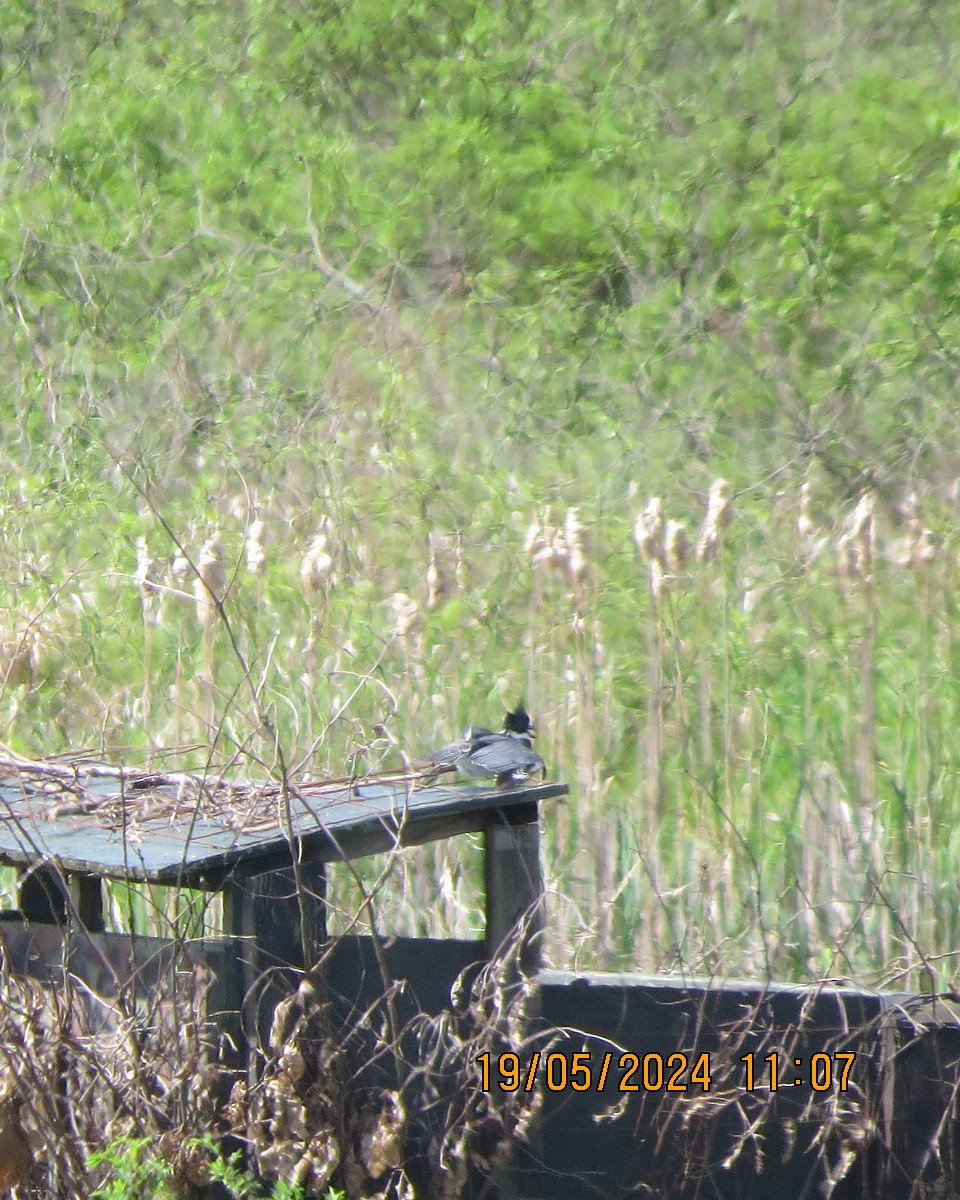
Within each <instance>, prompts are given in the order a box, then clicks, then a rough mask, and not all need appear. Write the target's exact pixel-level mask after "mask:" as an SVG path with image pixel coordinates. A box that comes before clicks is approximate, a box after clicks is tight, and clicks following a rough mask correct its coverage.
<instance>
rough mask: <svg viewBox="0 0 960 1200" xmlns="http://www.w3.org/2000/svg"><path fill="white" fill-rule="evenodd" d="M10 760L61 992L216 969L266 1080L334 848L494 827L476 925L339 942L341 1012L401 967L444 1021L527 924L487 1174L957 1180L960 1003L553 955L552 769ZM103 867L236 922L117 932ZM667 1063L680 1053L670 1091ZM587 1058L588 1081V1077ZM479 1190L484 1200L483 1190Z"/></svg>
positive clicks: (235, 1064)
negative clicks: (532, 1096)
mask: <svg viewBox="0 0 960 1200" xmlns="http://www.w3.org/2000/svg"><path fill="white" fill-rule="evenodd" d="M5 770H6V768H4V767H0V861H2V862H5V863H8V864H12V865H14V866H16V867H18V868H19V869H20V871H21V883H20V899H19V906H18V908H17V909H15V910H10V911H7V912H3V913H0V947H2V950H3V956H4V960H5V962H6V965H7V967H8V969H9V970H11V971H13V972H16V973H19V974H22V975H26V976H30V977H32V978H34V979H38V980H40V981H41V982H43V983H44V984H47V985H49V986H53V987H56V986H57V984H58V981H59V980H62V979H63V978H64V975H65V973H66V974H69V975H70V976H73V977H75V978H79V979H81V980H83V982H84V983H85V984H86V985H87V991H88V993H89V995H90V996H91V997H93V998H96V997H103V998H104V1002H105V1004H108V1003H109V998H110V997H111V996H112V995H116V994H117V991H118V989H121V988H125V987H130V986H133V987H135V988H136V989H138V990H139V991H140V992H141V993H154V992H156V991H158V990H159V989H161V988H162V987H163V986H164V980H165V977H166V976H167V974H168V972H169V971H171V970H178V969H179V970H181V971H182V970H183V963H184V961H186V962H187V964H188V969H193V968H191V967H190V964H193V967H195V969H196V971H197V973H198V975H199V974H200V973H201V972H202V973H205V979H206V980H207V981H209V987H208V990H207V1013H208V1016H209V1017H211V1018H213V1019H214V1022H215V1024H216V1025H218V1026H219V1028H220V1029H221V1030H222V1032H223V1034H224V1037H223V1039H222V1047H223V1048H224V1050H223V1060H224V1061H225V1062H226V1064H227V1065H228V1066H229V1067H230V1068H231V1071H235V1072H238V1073H239V1072H243V1071H244V1070H247V1071H251V1072H252V1073H255V1068H254V1063H253V1059H254V1057H255V1056H254V1055H253V1054H251V1053H250V1051H251V1050H252V1048H253V1047H255V1046H257V1045H258V1043H259V1044H262V1043H263V1040H264V1037H265V1035H266V1031H267V1029H268V1027H269V1024H270V1020H271V1016H272V1014H273V1012H274V1010H275V1008H276V1004H277V1002H278V1001H279V1000H281V999H282V998H283V997H284V996H287V995H289V994H290V993H291V992H292V990H293V988H294V987H295V984H296V982H297V981H298V980H299V979H300V978H301V977H302V975H303V973H304V971H305V970H306V969H309V967H310V966H311V965H312V964H313V963H315V962H316V961H317V959H318V958H319V956H320V954H321V952H322V951H323V950H324V948H325V944H326V943H325V939H326V920H325V887H326V875H325V871H326V867H327V864H329V863H331V862H336V861H345V860H349V859H354V858H359V857H361V856H364V855H367V854H372V853H377V852H383V851H390V850H392V849H394V848H397V847H402V846H410V845H416V844H420V843H424V842H427V841H430V840H434V839H438V838H444V837H449V836H452V835H455V834H460V833H467V832H476V831H481V832H483V833H484V835H485V851H486V865H485V880H486V916H487V929H486V937H485V939H484V941H483V942H469V941H461V940H455V939H444V940H436V939H424V938H388V939H386V940H385V941H383V940H378V941H376V942H375V941H374V939H372V938H370V937H357V936H353V937H344V938H341V939H338V941H337V944H336V946H335V947H333V949H332V952H330V953H329V954H327V956H326V970H325V979H326V981H327V984H328V985H329V989H330V993H331V995H332V996H333V997H335V999H334V1000H333V1001H332V1008H333V1009H334V1010H336V1011H337V1013H338V1014H339V1018H342V1019H343V1021H344V1027H345V1028H346V1027H348V1025H349V1022H350V1020H351V1018H352V1017H353V1016H354V1015H355V1014H357V1013H363V1012H365V1011H369V1010H370V1009H371V1006H375V1005H376V1004H377V1003H378V1001H379V999H380V998H381V997H382V996H383V993H384V988H385V983H386V981H387V980H388V979H393V980H403V981H405V984H406V986H405V988H404V989H403V990H402V991H400V992H398V993H397V994H396V997H395V1001H396V1011H397V1015H398V1016H399V1019H400V1021H401V1023H402V1022H405V1021H408V1020H409V1019H410V1018H411V1017H413V1016H414V1014H417V1013H423V1014H442V1013H445V1012H446V1010H448V1009H450V1008H451V988H452V987H453V985H454V983H455V981H457V980H458V979H460V980H462V979H463V978H465V977H468V978H469V977H470V974H471V970H473V971H474V972H476V971H478V970H479V966H478V964H482V963H483V962H484V961H486V960H488V959H490V958H491V957H492V956H493V955H494V953H495V952H496V951H497V950H498V948H500V947H501V946H502V945H504V944H505V943H506V942H507V941H509V940H510V938H511V935H512V934H514V933H515V931H517V930H518V929H520V930H521V931H522V935H523V936H522V939H521V942H520V949H519V953H518V955H517V957H516V960H515V961H516V967H517V969H518V971H519V973H520V974H522V975H526V976H534V975H535V977H536V984H537V986H536V992H535V995H536V1003H535V1004H532V1005H528V1007H527V1010H526V1011H527V1016H528V1018H529V1019H530V1024H529V1026H528V1028H527V1032H526V1035H525V1037H524V1043H523V1045H524V1049H523V1059H524V1061H523V1062H522V1064H521V1069H522V1070H525V1069H526V1068H527V1067H528V1066H529V1065H530V1062H531V1060H532V1055H533V1054H534V1053H535V1052H536V1050H537V1049H538V1048H539V1049H542V1051H543V1054H544V1055H545V1058H544V1061H543V1062H541V1064H540V1067H539V1069H538V1075H537V1080H536V1086H537V1088H538V1089H539V1091H540V1093H541V1098H542V1107H541V1109H540V1112H539V1117H538V1119H537V1123H536V1126H535V1127H533V1129H532V1132H531V1133H530V1134H529V1135H528V1136H527V1137H526V1138H525V1139H524V1140H523V1141H522V1142H519V1143H518V1144H517V1145H516V1147H515V1153H514V1155H513V1159H512V1161H511V1162H510V1165H509V1167H507V1168H500V1169H499V1170H498V1171H497V1172H495V1175H494V1178H495V1183H496V1185H497V1195H498V1196H499V1197H500V1198H501V1200H515V1198H519V1197H530V1198H534V1197H536V1198H538V1200H543V1198H545V1197H549V1198H550V1200H567V1198H568V1197H569V1198H570V1200H575V1198H576V1200H580V1198H581V1197H592V1196H595V1197H597V1198H598V1200H599V1198H603V1200H614V1198H616V1197H624V1198H626V1197H628V1196H637V1195H645V1194H657V1195H669V1196H671V1198H672V1200H682V1198H685V1197H690V1198H691V1200H693V1197H696V1200H707V1198H711V1200H767V1198H768V1197H769V1198H770V1200H774V1198H776V1200H780V1198H781V1197H784V1198H786V1200H795V1198H800V1197H804V1198H806V1197H814V1196H822V1195H830V1196H832V1197H833V1200H867V1198H869V1200H902V1198H903V1197H906V1196H911V1197H916V1198H917V1200H920V1198H921V1197H925V1196H930V1197H933V1196H934V1195H935V1196H937V1197H941V1196H947V1195H952V1194H956V1193H957V1192H958V1191H960V1136H958V1121H957V1096H958V1092H960V1018H958V1008H957V1006H956V1005H954V1004H952V1003H950V1002H947V1001H944V1000H942V999H939V998H935V997H914V996H905V995H892V994H884V993H876V992H870V991H865V990H860V989H856V988H851V987H839V986H833V985H831V984H823V985H820V984H817V985H813V986H810V987H806V988H800V987H794V986H785V985H776V984H760V983H753V982H741V983H736V982H725V983H722V984H716V983H713V982H709V981H680V980H675V979H661V978H645V977H641V976H612V975H598V974H588V975H572V974H566V973H561V972H554V971H546V970H538V969H539V968H540V967H541V962H540V952H541V945H540V943H541V937H540V934H541V932H542V929H543V904H542V901H543V879H542V875H541V867H540V855H539V806H540V802H541V801H544V800H547V799H550V798H552V797H557V796H561V795H563V794H564V793H565V792H566V788H565V787H564V786H563V785H562V784H552V783H551V784H541V785H538V786H535V787H529V788H520V787H518V788H514V789H509V790H506V789H504V790H501V789H490V788H475V787H474V788H457V787H419V786H417V784H416V783H415V781H413V780H411V779H409V778H404V777H403V776H392V777H386V776H385V777H380V778H377V779H366V780H341V781H333V782H324V783H314V784H301V785H299V786H289V787H282V786H279V785H274V784H269V785H260V786H252V785H237V784H232V783H228V782H227V781H225V780H222V779H218V778H212V777H210V776H206V777H198V776H190V775H182V776H172V775H165V774H151V773H148V772H134V771H123V770H118V769H115V768H108V767H104V766H100V765H97V764H82V763H80V764H73V765H62V764H61V765H58V764H56V763H54V764H24V766H23V769H22V770H19V769H18V770H16V771H13V770H9V771H7V772H6V774H5V773H4V772H5ZM107 879H120V880H126V881H130V882H143V883H156V884H163V885H171V886H180V887H184V888H189V889H199V890H202V891H206V892H220V893H221V894H222V896H223V911H224V927H225V934H226V936H223V937H219V936H218V937H206V938H204V939H202V940H198V941H194V942H190V941H184V940H183V939H178V940H176V941H175V940H173V939H165V938H156V937H144V936H139V935H138V936H133V935H131V934H130V933H118V932H106V931H105V929H104V925H105V922H104V891H103V885H104V881H105V880H107ZM175 960H176V963H179V964H180V965H179V967H178V966H176V965H175ZM509 982H510V981H509V979H508V980H507V981H506V983H507V984H509ZM339 1018H338V1019H339ZM415 1052H416V1043H415V1040H410V1041H408V1042H405V1043H404V1045H403V1047H402V1053H403V1056H404V1057H405V1058H406V1060H407V1061H408V1062H414V1061H415V1059H414V1057H413V1056H414V1054H415ZM676 1054H683V1055H686V1056H687V1060H688V1070H687V1072H686V1074H685V1075H683V1076H681V1077H680V1078H679V1084H678V1089H677V1090H675V1091H673V1092H669V1091H668V1090H667V1086H666V1085H667V1079H668V1078H669V1077H670V1072H671V1056H672V1055H676ZM771 1054H776V1055H778V1056H779V1057H778V1062H780V1064H781V1065H780V1069H781V1076H780V1082H779V1087H778V1089H777V1090H776V1092H774V1091H773V1090H772V1089H771V1088H770V1087H769V1080H768V1078H767V1075H765V1072H766V1073H768V1072H769V1067H768V1065H767V1063H768V1061H769V1059H768V1056H769V1055H771ZM231 1055H232V1057H231ZM551 1055H552V1056H553V1068H552V1069H553V1075H552V1076H551V1075H550V1073H549V1072H550V1068H549V1066H548V1063H547V1061H546V1056H551ZM623 1055H627V1056H628V1057H627V1059H626V1060H625V1061H626V1066H623V1065H622V1064H621V1061H620V1060H621V1056H623ZM631 1055H635V1056H636V1063H637V1067H636V1069H635V1071H634V1073H633V1074H632V1075H631V1076H628V1075H627V1070H628V1069H629V1067H630V1065H631V1063H632V1062H633V1059H631V1058H630V1057H629V1056H631ZM699 1055H707V1056H708V1070H709V1074H710V1077H711V1084H712V1088H711V1089H710V1090H709V1091H708V1090H707V1089H704V1088H703V1087H702V1086H700V1087H698V1085H697V1084H696V1082H695V1081H694V1080H693V1079H692V1078H691V1068H692V1067H693V1064H694V1062H695V1060H696V1059H697V1056H699ZM844 1055H852V1056H853V1060H852V1063H851V1072H850V1077H849V1088H848V1089H847V1091H846V1092H844V1093H842V1094H840V1093H839V1092H838V1091H837V1089H836V1088H832V1089H822V1088H820V1087H819V1084H820V1083H822V1082H823V1076H822V1075H821V1076H820V1077H819V1079H818V1077H817V1076H816V1074H815V1073H814V1072H815V1070H816V1069H820V1070H821V1071H822V1070H825V1069H827V1067H826V1066H825V1063H826V1062H827V1060H829V1069H830V1070H833V1071H835V1072H838V1071H839V1069H840V1066H841V1064H842V1063H843V1062H846V1061H848V1060H847V1059H844V1058H843V1057H842V1056H844ZM576 1056H580V1057H579V1058H578V1057H576ZM818 1056H820V1057H818ZM824 1056H825V1057H824ZM745 1058H750V1059H751V1061H752V1063H753V1069H754V1071H755V1073H756V1080H755V1084H754V1086H753V1087H748V1086H747V1079H746V1075H745V1071H746V1063H745V1061H744V1060H745ZM605 1062H606V1063H608V1064H610V1069H609V1071H608V1072H607V1073H606V1074H603V1070H604V1063H605ZM575 1063H579V1064H580V1070H581V1076H580V1080H581V1081H582V1079H583V1075H582V1071H583V1069H584V1068H585V1069H586V1070H587V1071H588V1072H589V1078H590V1080H591V1084H590V1086H588V1087H586V1088H580V1089H578V1088H576V1087H575V1086H574V1075H573V1070H574V1064H575ZM797 1064H799V1065H797ZM818 1065H819V1066H818ZM661 1066H662V1068H663V1071H664V1075H663V1078H662V1080H661V1081H660V1083H659V1085H658V1086H652V1085H653V1084H655V1083H657V1081H658V1078H659V1077H658V1074H657V1072H658V1071H659V1070H660V1068H661ZM648 1067H649V1072H650V1073H647V1074H645V1072H647V1069H648ZM601 1077H602V1078H603V1080H604V1082H603V1085H602V1086H601V1085H600V1080H601ZM551 1079H552V1086H551ZM492 1083H493V1088H494V1089H495V1088H496V1086H497V1077H496V1075H494V1077H493V1080H492ZM474 1084H476V1081H474ZM628 1084H632V1087H629V1086H627V1085H628ZM680 1085H683V1086H682V1087H681V1086H680ZM421 1157H422V1158H423V1161H426V1158H425V1156H421ZM415 1158H416V1150H415V1149H414V1160H415ZM925 1188H926V1189H927V1190H924V1189H925ZM931 1189H932V1190H931ZM944 1189H947V1190H944ZM417 1194H418V1196H420V1195H421V1192H420V1191H419V1190H418V1193H417ZM422 1194H423V1195H425V1196H426V1195H429V1194H430V1189H429V1186H428V1187H426V1188H425V1190H424V1191H423V1193H422ZM444 1194H447V1193H444ZM450 1194H452V1193H450ZM465 1194H467V1195H468V1194H469V1193H465ZM476 1194H483V1195H485V1196H488V1195H489V1194H490V1193H489V1189H488V1188H487V1184H486V1183H485V1184H484V1185H483V1186H482V1187H480V1188H478V1189H477V1192H476Z"/></svg>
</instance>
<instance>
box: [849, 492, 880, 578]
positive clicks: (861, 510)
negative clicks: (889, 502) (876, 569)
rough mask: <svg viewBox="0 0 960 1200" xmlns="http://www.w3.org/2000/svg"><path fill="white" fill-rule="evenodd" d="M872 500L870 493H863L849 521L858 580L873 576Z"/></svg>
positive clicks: (873, 530) (873, 535)
mask: <svg viewBox="0 0 960 1200" xmlns="http://www.w3.org/2000/svg"><path fill="white" fill-rule="evenodd" d="M873 512H874V499H873V494H872V493H871V492H864V494H863V495H862V496H861V497H860V499H859V501H858V502H857V507H856V508H855V509H854V512H853V517H852V519H851V521H850V538H851V541H852V542H853V547H854V556H855V561H856V574H857V576H858V577H859V578H860V579H864V580H867V579H870V578H872V576H873V559H874V542H875V523H874V515H873Z"/></svg>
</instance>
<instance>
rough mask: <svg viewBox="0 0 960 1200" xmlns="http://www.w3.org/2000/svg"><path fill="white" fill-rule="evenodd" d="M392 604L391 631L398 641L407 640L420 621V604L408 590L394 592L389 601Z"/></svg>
mask: <svg viewBox="0 0 960 1200" xmlns="http://www.w3.org/2000/svg"><path fill="white" fill-rule="evenodd" d="M387 603H388V604H389V606H390V613H391V617H392V620H391V623H390V631H391V633H392V634H393V636H394V637H395V638H397V640H398V641H401V642H406V640H407V639H408V638H409V637H410V635H411V634H412V633H413V631H414V630H415V629H416V627H417V625H418V624H419V623H420V606H419V605H418V604H417V602H416V600H414V599H413V598H412V597H411V596H408V595H407V593H406V592H394V593H393V595H392V596H391V597H390V599H389V600H388V601H387Z"/></svg>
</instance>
